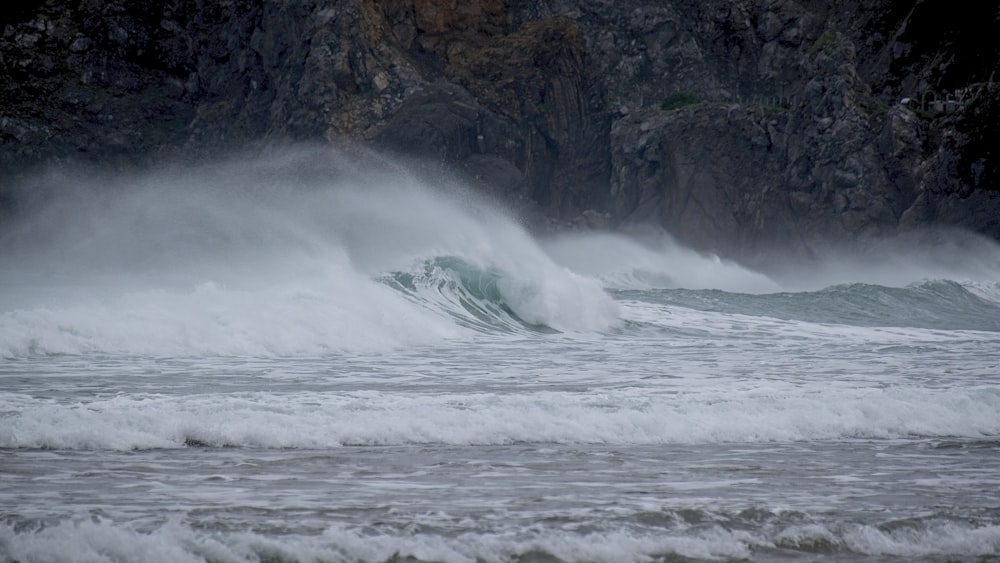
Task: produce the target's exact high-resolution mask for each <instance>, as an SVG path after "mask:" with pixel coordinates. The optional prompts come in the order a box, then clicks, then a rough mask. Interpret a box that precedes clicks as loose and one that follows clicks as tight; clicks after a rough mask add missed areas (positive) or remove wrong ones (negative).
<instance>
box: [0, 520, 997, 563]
mask: <svg viewBox="0 0 1000 563" xmlns="http://www.w3.org/2000/svg"><path fill="white" fill-rule="evenodd" d="M841 528H843V530H841V531H837V530H838V529H841ZM771 534H773V535H771ZM817 544H821V545H823V546H825V547H824V550H830V549H832V550H834V551H835V552H837V553H841V554H845V555H846V554H850V555H861V556H873V555H874V556H894V557H933V556H952V557H954V556H972V557H975V556H980V557H989V556H995V555H997V554H998V553H1000V527H997V526H985V527H978V528H977V527H974V526H970V525H959V524H955V523H940V524H931V526H930V528H929V529H924V528H922V527H917V528H906V529H900V530H896V531H892V532H885V531H882V530H880V529H878V528H876V527H873V526H867V525H847V526H840V525H834V526H833V527H832V528H831V527H828V526H824V525H822V524H813V525H809V526H793V527H791V528H781V527H779V528H778V529H776V530H773V531H769V532H766V531H744V530H739V529H726V528H724V527H721V526H717V525H713V526H702V527H700V529H677V530H671V529H657V530H652V531H651V530H642V529H628V528H624V527H623V528H621V529H612V530H603V531H593V532H589V533H581V532H574V531H570V530H560V529H546V528H542V527H537V528H526V529H522V530H516V531H515V530H509V531H508V530H503V529H500V530H492V531H474V530H469V531H466V532H462V533H458V534H455V535H450V536H443V535H437V534H430V533H418V532H415V531H406V530H400V531H398V532H397V533H378V532H372V531H368V532H362V531H360V530H358V529H356V528H353V527H349V526H345V525H342V524H333V525H331V526H329V527H328V528H327V529H326V530H324V531H323V532H322V533H320V534H318V535H298V534H286V535H281V536H265V535H261V534H256V533H253V532H235V533H234V532H227V533H222V532H216V533H212V532H207V531H200V530H195V529H193V528H191V527H189V526H187V525H185V524H183V523H181V522H179V521H177V520H170V521H168V522H166V523H165V524H163V525H161V526H158V527H156V528H154V529H152V530H150V531H138V530H136V529H135V528H133V527H132V526H130V525H127V524H116V523H114V522H112V521H110V520H107V519H73V520H64V521H61V522H59V523H57V524H54V525H50V526H47V527H44V528H35V529H32V528H27V529H21V530H17V531H15V529H14V527H13V526H12V525H11V524H6V523H4V524H0V557H3V558H4V559H10V560H14V561H65V562H67V563H85V562H86V563H92V562H102V563H103V562H128V561H145V562H149V563H158V562H170V563H176V562H182V563H183V562H189V561H190V562H197V561H205V560H210V561H226V562H234V563H235V562H241V561H259V560H261V559H264V558H267V559H274V560H281V561H373V562H374V561H389V560H393V559H394V558H404V559H405V558H410V557H412V558H416V559H417V560H420V561H442V562H446V563H475V562H477V561H484V560H485V561H506V560H513V559H517V558H518V557H521V556H523V555H525V554H529V553H546V554H549V555H551V556H554V557H557V558H559V559H560V560H563V561H595V562H605V561H607V562H620V561H649V560H656V559H659V558H662V557H663V556H665V555H674V556H681V557H685V558H692V559H703V560H720V559H721V560H727V559H747V558H751V557H753V556H754V554H755V553H759V551H758V550H761V549H768V548H774V547H775V546H776V545H777V546H781V547H782V548H785V549H787V548H789V547H791V548H797V549H804V551H805V553H812V550H813V549H814V547H813V546H815V545H817Z"/></svg>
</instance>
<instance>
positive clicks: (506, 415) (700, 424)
mask: <svg viewBox="0 0 1000 563" xmlns="http://www.w3.org/2000/svg"><path fill="white" fill-rule="evenodd" d="M0 398H2V399H3V403H4V404H5V405H6V407H5V408H6V410H7V413H8V414H7V415H6V416H5V417H3V419H0V447H7V448H39V447H47V448H60V449H115V450H129V449H136V448H140V449H143V448H164V447H182V446H183V445H184V444H185V442H186V441H193V442H195V443H204V444H208V445H213V446H225V445H234V446H248V447H268V448H330V447H339V446H343V445H401V444H454V445H478V444H509V443H517V442H532V443H599V444H657V443H694V444H697V443H717V442H745V443H753V442H768V441H794V440H838V439H853V438H871V439H875V438H879V439H883V438H908V437H913V436H933V437H943V436H952V437H967V438H983V437H989V436H997V435H1000V392H997V390H996V389H989V388H981V389H977V388H972V389H944V390H942V389H911V388H887V389H881V388H867V389H850V388H849V387H848V386H838V387H833V388H828V389H814V390H812V391H808V390H802V389H798V388H797V387H796V386H791V385H789V386H779V385H776V384H771V385H768V386H760V387H754V386H740V387H737V388H733V389H730V390H727V391H726V392H721V391H720V390H718V389H711V388H706V389H701V390H699V389H698V388H697V387H692V389H691V391H690V392H687V393H656V392H652V391H650V390H649V389H618V390H606V391H603V392H600V393H579V392H553V391H547V392H538V393H532V394H518V395H506V394H495V393H469V394H456V393H436V394H429V395H421V394H395V393H389V392H376V391H366V392H352V393H337V394H334V393H315V392H314V393H309V394H289V395H266V394H260V393H251V394H244V395H238V396H233V395H214V394H209V395H199V396H184V397H173V396H159V395H146V396H143V395H138V396H116V397H112V398H108V399H95V400H90V401H81V402H76V403H73V404H61V403H57V402H54V401H51V400H43V399H34V398H29V397H25V396H21V395H13V394H9V393H8V394H5V395H2V396H0Z"/></svg>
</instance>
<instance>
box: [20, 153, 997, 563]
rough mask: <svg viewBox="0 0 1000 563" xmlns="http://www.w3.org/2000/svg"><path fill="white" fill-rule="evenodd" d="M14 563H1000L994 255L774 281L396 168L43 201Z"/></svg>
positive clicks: (76, 193)
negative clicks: (556, 221)
mask: <svg viewBox="0 0 1000 563" xmlns="http://www.w3.org/2000/svg"><path fill="white" fill-rule="evenodd" d="M18 194H19V195H18V197H19V200H18V212H17V214H16V215H14V216H11V218H10V219H9V220H5V223H4V224H2V225H0V561H10V562H13V561H18V562H30V561H60V562H61V561H67V562H119V561H120V562H129V561H150V562H160V561H162V562H184V561H192V562H202V561H211V562H244V561H251V562H260V561H269V562H270V561H287V562H292V561H302V562H318V561H323V562H327V561H331V562H334V561H335V562H341V561H342V562H403V561H411V562H418V561H428V562H429V561H442V562H449V563H450V562H470V563H475V562H487V561H504V562H546V563H548V562H559V561H566V562H570V561H588V562H598V561H599V562H623V561H869V562H896V561H899V562H902V561H907V562H909V561H926V562H931V561H935V562H936V561H941V562H944V561H993V560H1000V247H998V245H997V244H996V243H994V242H992V241H987V240H983V239H979V238H977V237H974V236H971V235H967V234H960V233H950V232H941V233H936V234H933V235H930V236H925V237H922V238H917V239H914V238H910V239H906V240H905V241H884V242H881V243H878V244H873V245H869V246H868V247H867V250H866V251H865V252H860V253H859V252H846V251H837V250H835V249H833V248H832V247H831V248H830V249H828V250H829V252H828V253H827V254H824V255H822V256H817V257H816V259H815V260H814V261H813V262H810V263H801V264H797V263H795V262H792V261H788V262H785V263H783V264H781V267H780V268H774V269H773V270H768V271H756V270H753V269H750V268H747V267H745V266H741V265H739V264H738V263H736V262H732V261H728V260H724V259H720V258H719V257H716V256H713V255H706V254H701V253H698V252H695V251H693V250H690V249H687V248H685V247H683V246H681V245H679V244H677V243H675V242H674V241H673V240H672V239H671V238H670V237H669V236H667V235H666V234H664V233H662V232H658V231H655V230H652V229H644V230H641V231H633V232H630V233H627V234H623V233H611V232H575V233H562V234H554V235H539V234H530V233H529V231H528V230H527V229H526V228H525V227H524V226H522V225H521V224H520V223H519V222H518V221H517V220H516V219H515V218H514V215H513V214H512V213H508V212H506V211H505V210H504V209H503V206H502V205H498V204H496V203H495V202H493V203H491V202H487V201H484V200H483V199H482V197H481V196H474V195H472V194H470V193H469V192H467V191H466V190H464V189H463V188H462V186H461V185H459V184H458V183H457V182H455V181H453V180H450V179H448V178H441V177H438V176H433V179H429V176H428V174H427V173H426V171H423V172H421V173H416V172H413V171H412V170H408V169H406V168H404V167H402V166H399V165H398V164H395V163H393V162H391V161H389V160H387V159H384V158H382V157H378V156H377V155H362V156H360V157H359V155H357V154H346V153H343V152H338V151H334V150H330V149H314V148H307V149H303V148H296V149H287V150H276V151H274V154H273V155H271V156H269V157H268V158H253V159H247V158H233V159H230V160H227V161H224V162H220V163H214V164H211V165H202V166H190V167H164V168H161V169H159V170H156V171H143V172H135V173H121V172H118V173H106V174H102V173H101V172H99V171H94V170H87V171H81V170H62V171H60V170H52V171H48V172H46V173H44V174H42V175H40V176H38V177H35V178H33V179H31V180H30V181H26V182H25V184H24V186H23V188H21V191H20V192H18Z"/></svg>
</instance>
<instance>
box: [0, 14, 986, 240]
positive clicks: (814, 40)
mask: <svg viewBox="0 0 1000 563" xmlns="http://www.w3.org/2000/svg"><path fill="white" fill-rule="evenodd" d="M154 4H155V5H141V6H140V5H136V4H134V3H126V2H124V1H117V0H113V1H110V2H107V1H104V2H96V1H93V0H77V1H75V2H57V1H55V0H49V1H47V2H43V3H32V2H26V1H18V2H15V3H14V4H13V5H12V7H11V9H10V10H9V15H7V16H5V18H6V20H5V21H3V22H2V23H0V27H2V30H0V32H2V36H0V166H2V167H3V170H4V171H5V174H4V176H5V177H7V178H10V177H11V176H12V175H13V174H14V173H15V172H16V171H17V170H20V169H22V168H23V167H25V166H26V165H30V164H32V163H42V162H52V161H57V162H58V161H70V160H84V161H87V160H89V161H93V162H102V163H106V162H109V161H118V162H124V163H135V162H148V161H157V160H161V159H165V158H173V157H175V156H176V157H186V156H189V155H191V154H204V153H208V152H212V151H217V150H226V149H230V148H235V147H244V146H246V145H248V144H254V143H267V142H269V141H287V140H311V141H317V140H318V141H330V142H340V141H345V140H350V141H361V142H364V143H369V144H372V145H375V146H377V147H381V148H382V149H384V150H388V151H391V152H395V153H398V154H400V155H403V156H408V157H415V158H419V159H421V160H422V161H423V162H425V163H426V162H431V163H436V164H442V165H445V166H447V167H449V168H451V169H453V170H455V171H456V172H458V173H460V174H462V175H464V176H465V178H466V179H467V180H468V181H469V182H470V183H471V184H473V185H476V186H478V187H480V188H481V189H484V190H488V191H491V192H493V193H494V194H497V195H499V196H501V197H504V198H506V199H509V200H512V201H517V202H520V203H519V205H521V206H523V207H532V208H534V209H536V210H537V211H540V212H541V213H543V214H544V215H545V216H547V217H548V218H549V224H553V225H564V226H566V225H589V226H618V225H628V224H631V223H640V222H650V221H651V222H654V223H658V224H660V225H662V226H663V227H664V228H666V229H667V230H668V231H670V232H672V233H674V234H675V235H676V236H678V237H679V238H681V239H682V240H685V241H686V242H688V243H690V244H693V245H695V246H697V247H699V248H703V249H707V250H708V249H710V250H715V251H718V252H723V253H726V254H729V255H733V256H741V257H746V258H748V259H753V258H754V256H756V255H757V254H758V253H760V252H761V251H762V250H765V249H773V248H775V247H778V248H782V249H785V250H792V251H796V252H802V253H807V252H808V251H809V249H810V248H811V247H812V246H813V245H815V244H819V243H820V242H821V241H823V240H830V239H836V240H850V239H856V238H861V237H864V236H866V235H873V234H889V233H895V232H897V231H899V230H905V229H909V228H913V227H916V226H922V225H928V224H947V225H957V226H962V227H966V228H970V229H973V230H976V231H979V232H983V233H986V234H989V235H991V236H994V237H1000V198H998V187H1000V184H998V182H997V178H998V164H997V162H998V160H997V158H996V155H995V154H994V151H995V148H994V146H995V145H996V144H997V143H996V134H995V132H994V131H995V130H996V125H997V124H1000V121H998V118H1000V115H998V109H997V108H998V107H1000V88H998V87H996V86H994V84H993V82H992V80H993V72H994V71H995V70H996V67H997V65H998V63H997V61H998V60H1000V52H998V51H1000V47H998V46H995V45H994V46H992V47H989V48H987V49H986V50H983V49H982V48H981V47H976V48H973V47H971V45H980V44H981V42H972V41H968V40H967V39H966V38H967V37H968V36H969V35H970V34H973V35H978V36H980V37H990V36H992V35H993V34H995V33H996V32H997V31H998V30H1000V19H998V18H1000V13H998V9H997V8H996V7H995V6H992V7H991V6H988V5H987V4H988V3H981V4H980V5H979V6H977V7H975V8H962V10H961V11H960V12H959V11H955V10H953V9H951V7H949V6H948V4H947V3H944V2H942V1H940V0H926V1H924V2H914V3H910V4H907V5H903V4H901V3H898V2H890V1H889V0H856V1H854V2H848V3H838V4H837V5H836V6H831V5H830V3H828V2H819V1H810V0H799V1H794V0H697V1H696V0H674V1H671V2H662V1H654V0H642V1H639V2H629V3H621V2H611V1H608V0H532V1H530V2H528V1H526V0H470V1H466V2H451V3H450V2H436V1H430V0H383V1H376V0H296V1H284V0H265V1H261V0H223V1H214V2H205V1H204V0H169V1H166V2H161V3H154ZM990 49H992V51H990ZM904 98H909V99H910V100H911V101H909V102H908V103H906V104H903V103H901V100H903V99H904ZM0 191H2V187H0ZM0 195H2V194H0Z"/></svg>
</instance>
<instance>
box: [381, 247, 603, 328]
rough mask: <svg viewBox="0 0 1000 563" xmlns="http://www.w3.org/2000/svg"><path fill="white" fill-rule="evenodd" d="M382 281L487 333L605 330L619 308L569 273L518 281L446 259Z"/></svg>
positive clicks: (489, 269) (490, 269) (587, 282)
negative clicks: (495, 331) (497, 331)
mask: <svg viewBox="0 0 1000 563" xmlns="http://www.w3.org/2000/svg"><path fill="white" fill-rule="evenodd" d="M522 275H523V274H522ZM532 277H534V279H531V278H532ZM559 278H562V279H559ZM382 280H383V282H384V283H386V284H387V285H389V286H390V287H394V288H397V289H399V290H401V291H403V292H404V293H406V294H407V295H409V296H411V297H412V298H413V299H414V300H415V301H416V302H417V303H420V304H423V305H434V306H436V307H437V309H438V310H440V311H443V312H445V313H447V314H450V315H451V316H453V317H454V318H455V319H456V320H457V321H458V322H459V323H460V324H462V325H463V326H469V327H473V328H477V329H480V330H485V331H492V330H497V329H499V330H506V331H519V330H523V329H528V330H532V331H542V332H551V331H553V330H579V329H590V330H604V329H607V328H610V327H611V326H613V325H614V324H615V321H616V319H617V308H616V307H615V306H614V305H613V304H612V303H611V301H610V299H608V298H607V297H606V296H605V294H604V293H603V291H602V290H601V288H600V287H599V286H598V285H597V284H596V283H594V282H593V281H592V280H586V279H583V278H578V277H576V276H573V275H572V274H569V273H562V275H561V276H560V275H558V273H551V272H550V273H548V274H546V275H544V277H543V276H524V277H522V278H521V279H518V278H517V277H513V276H511V275H509V274H508V273H506V272H504V271H502V270H500V269H498V268H495V267H490V266H476V265H473V264H472V263H470V262H468V261H466V260H463V259H462V258H459V257H454V256H446V257H436V258H431V259H428V260H425V261H423V262H422V263H421V264H420V265H419V266H418V267H416V268H414V269H413V270H410V271H404V272H393V273H391V274H388V275H386V276H383V278H382Z"/></svg>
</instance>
